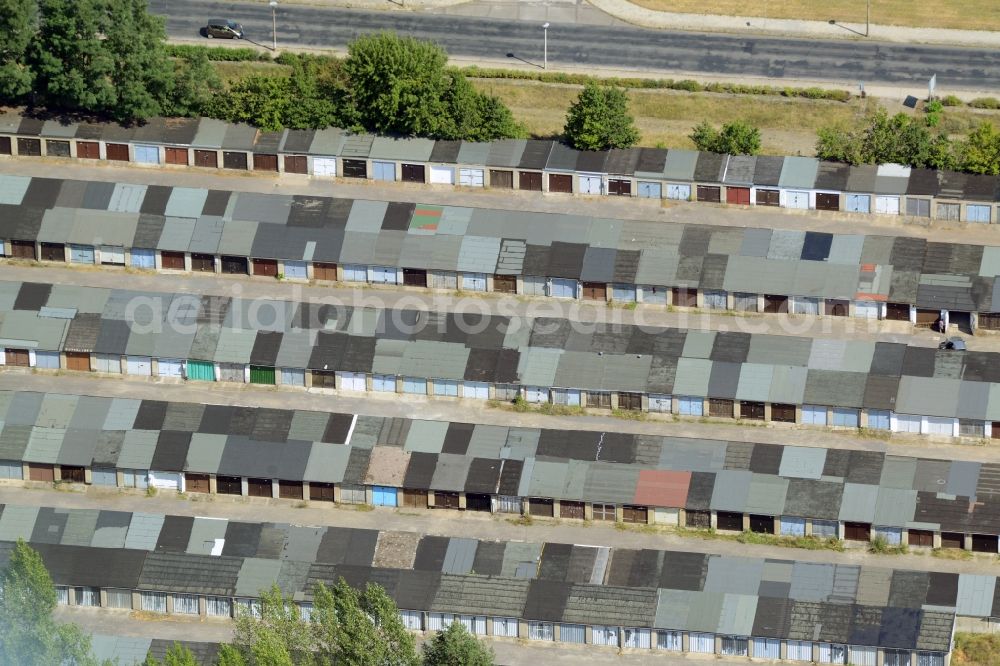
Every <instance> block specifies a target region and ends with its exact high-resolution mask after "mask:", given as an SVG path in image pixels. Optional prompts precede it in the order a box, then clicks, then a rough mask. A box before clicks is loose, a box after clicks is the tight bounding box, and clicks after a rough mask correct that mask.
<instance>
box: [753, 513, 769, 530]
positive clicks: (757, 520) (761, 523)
mask: <svg viewBox="0 0 1000 666" xmlns="http://www.w3.org/2000/svg"><path fill="white" fill-rule="evenodd" d="M750 531H751V532H756V533H757V534H774V516H758V515H754V514H750Z"/></svg>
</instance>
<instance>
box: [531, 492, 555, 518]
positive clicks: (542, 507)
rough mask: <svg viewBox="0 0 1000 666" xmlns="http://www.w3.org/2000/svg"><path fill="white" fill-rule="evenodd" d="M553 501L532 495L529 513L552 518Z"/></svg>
mask: <svg viewBox="0 0 1000 666" xmlns="http://www.w3.org/2000/svg"><path fill="white" fill-rule="evenodd" d="M553 506H554V505H553V502H552V500H550V499H547V498H544V497H532V498H531V499H530V500H529V503H528V513H529V514H531V515H532V516H538V517H540V518H551V517H552V514H553V511H554V508H553Z"/></svg>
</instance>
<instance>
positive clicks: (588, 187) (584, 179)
mask: <svg viewBox="0 0 1000 666" xmlns="http://www.w3.org/2000/svg"><path fill="white" fill-rule="evenodd" d="M580 193H581V194H600V193H601V177H600V176H580Z"/></svg>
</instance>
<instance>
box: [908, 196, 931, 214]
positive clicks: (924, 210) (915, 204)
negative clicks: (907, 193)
mask: <svg viewBox="0 0 1000 666" xmlns="http://www.w3.org/2000/svg"><path fill="white" fill-rule="evenodd" d="M906 214H907V215H912V216H914V217H930V216H931V200H930V199H913V198H910V197H907V199H906Z"/></svg>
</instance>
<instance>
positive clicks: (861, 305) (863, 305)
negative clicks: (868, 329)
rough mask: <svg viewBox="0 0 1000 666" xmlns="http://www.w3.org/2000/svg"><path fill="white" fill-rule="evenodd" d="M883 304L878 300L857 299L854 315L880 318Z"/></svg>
mask: <svg viewBox="0 0 1000 666" xmlns="http://www.w3.org/2000/svg"><path fill="white" fill-rule="evenodd" d="M881 309H882V305H881V304H880V303H878V302H876V301H855V303H854V316H855V317H857V318H858V319H878V313H879V310H881Z"/></svg>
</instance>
